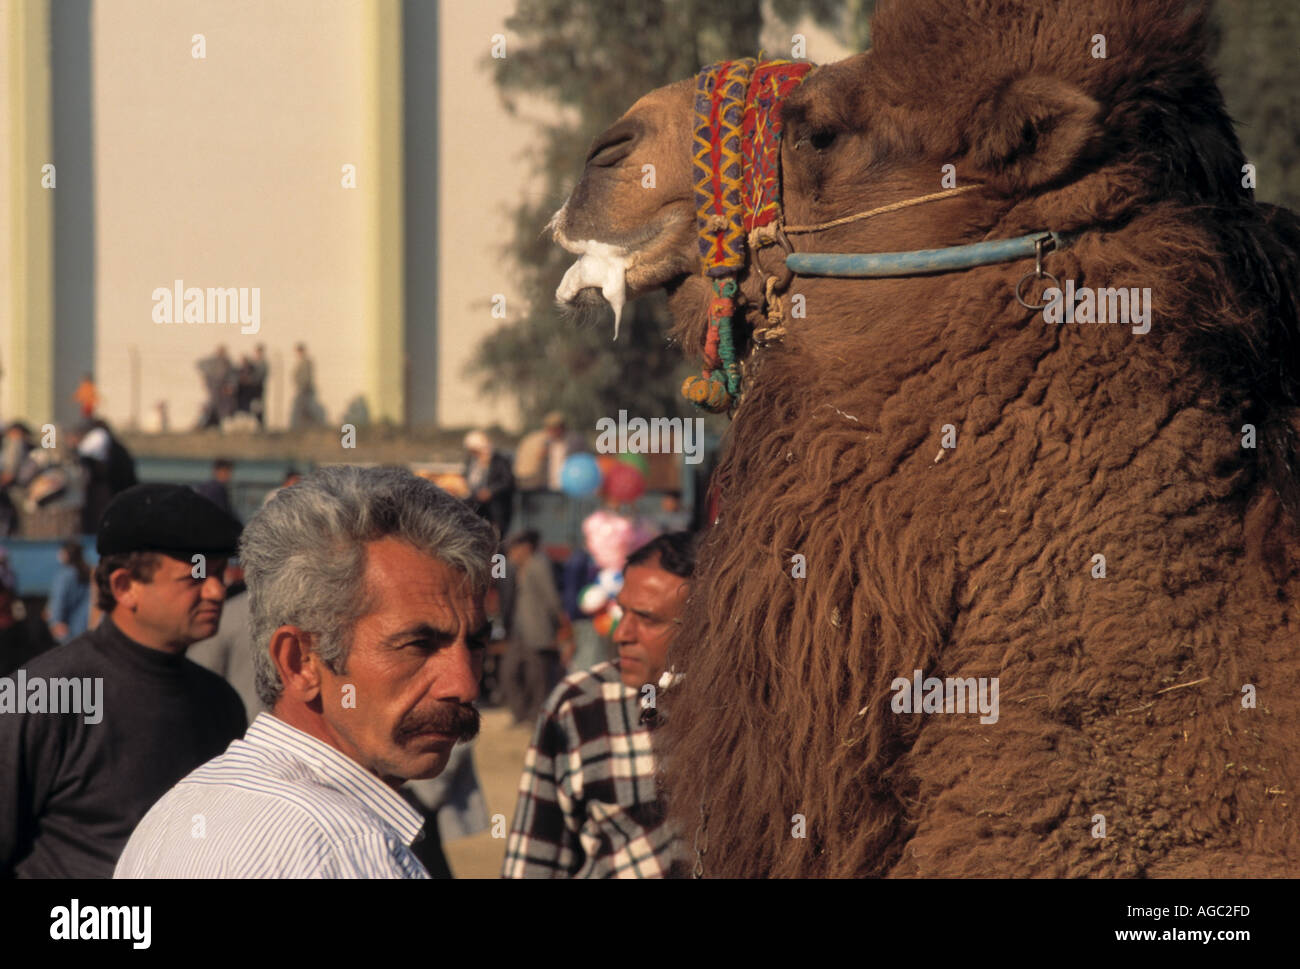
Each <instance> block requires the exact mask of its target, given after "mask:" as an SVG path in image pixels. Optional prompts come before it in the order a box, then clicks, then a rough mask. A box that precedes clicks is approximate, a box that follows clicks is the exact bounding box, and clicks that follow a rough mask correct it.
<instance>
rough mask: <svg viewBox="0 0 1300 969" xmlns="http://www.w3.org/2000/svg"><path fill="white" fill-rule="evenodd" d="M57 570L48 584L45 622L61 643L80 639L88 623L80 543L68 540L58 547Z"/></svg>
mask: <svg viewBox="0 0 1300 969" xmlns="http://www.w3.org/2000/svg"><path fill="white" fill-rule="evenodd" d="M59 563H60V565H59V569H58V571H57V572H55V573H54V581H53V582H52V583H51V584H50V601H49V604H48V605H47V606H46V614H47V615H46V621H47V622H48V623H49V624H50V635H52V636H53V637H54V638H55V639H56V640H57V641H58V642H60V643H64V642H67V641H68V640H69V639H71V638H72V637H73V636H80V635H81V634H82V633H84V632H85V631H86V629H87V628H88V627H89V623H90V566H89V565H87V564H86V559H85V557H84V555H83V553H82V551H81V543H80V542H78V541H77V540H75V539H70V540H68V541H66V542H64V543H63V545H62V546H60V548H59Z"/></svg>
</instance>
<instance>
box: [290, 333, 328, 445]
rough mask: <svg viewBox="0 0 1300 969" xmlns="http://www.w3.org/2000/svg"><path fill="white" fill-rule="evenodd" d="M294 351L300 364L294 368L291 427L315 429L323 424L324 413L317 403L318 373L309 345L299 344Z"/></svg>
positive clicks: (294, 428) (295, 428)
mask: <svg viewBox="0 0 1300 969" xmlns="http://www.w3.org/2000/svg"><path fill="white" fill-rule="evenodd" d="M294 351H295V352H296V353H297V355H298V362H297V363H296V364H294V367H293V389H294V396H293V410H292V411H291V413H290V415H289V426H290V427H291V428H292V429H293V430H301V429H303V428H307V427H315V426H316V425H318V424H321V423H323V421H324V419H325V418H324V413H323V412H322V410H321V406H320V404H319V403H317V401H316V371H315V366H314V365H313V363H312V360H311V357H309V356H307V344H305V343H299V344H298V345H297V346H296V347H295V348H294Z"/></svg>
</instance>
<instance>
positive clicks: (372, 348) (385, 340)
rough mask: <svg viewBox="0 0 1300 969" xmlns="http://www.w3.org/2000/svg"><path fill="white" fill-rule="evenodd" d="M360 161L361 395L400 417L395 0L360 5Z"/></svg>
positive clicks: (377, 410)
mask: <svg viewBox="0 0 1300 969" xmlns="http://www.w3.org/2000/svg"><path fill="white" fill-rule="evenodd" d="M363 10H364V11H365V13H364V14H363V16H364V17H365V35H364V38H363V44H364V50H365V55H364V57H365V61H364V68H363V70H364V78H363V81H362V83H363V92H364V99H363V103H364V104H366V105H368V106H369V109H370V110H369V113H368V115H367V118H366V121H367V124H368V126H369V128H370V132H369V137H368V138H367V139H366V155H365V161H364V164H363V166H362V168H361V170H360V171H359V172H358V186H357V187H358V188H359V189H361V190H363V191H364V192H365V193H366V201H367V206H368V207H367V214H366V220H365V238H364V239H362V240H361V245H360V247H359V251H360V252H361V253H362V258H363V259H364V260H365V266H366V271H365V280H366V287H367V294H368V298H367V307H368V310H367V311H368V314H369V316H370V317H371V318H370V319H369V320H366V321H364V325H365V327H366V331H367V332H368V333H369V334H370V343H369V347H368V353H367V359H366V401H367V403H368V404H369V405H370V416H371V418H372V419H373V420H385V419H387V420H391V421H394V422H396V423H402V422H403V421H404V420H405V417H406V404H405V401H406V374H405V369H406V354H405V345H404V342H405V340H404V338H405V319H404V314H405V295H404V288H403V287H404V282H405V279H404V277H405V272H404V262H405V259H404V255H403V251H404V245H405V239H404V234H403V225H402V9H401V5H400V0H371V2H368V3H366V4H364V5H363Z"/></svg>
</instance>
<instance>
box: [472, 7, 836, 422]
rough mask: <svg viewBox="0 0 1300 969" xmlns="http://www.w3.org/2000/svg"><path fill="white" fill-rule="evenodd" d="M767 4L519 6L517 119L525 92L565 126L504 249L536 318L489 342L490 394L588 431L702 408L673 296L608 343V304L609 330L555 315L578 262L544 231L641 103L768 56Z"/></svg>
mask: <svg viewBox="0 0 1300 969" xmlns="http://www.w3.org/2000/svg"><path fill="white" fill-rule="evenodd" d="M857 2H861V0H857ZM843 6H844V2H843V0H777V2H776V3H775V4H774V7H773V9H774V11H775V12H776V13H777V14H778V15H779V16H784V17H790V16H792V15H794V14H797V13H798V12H800V11H804V10H806V11H807V12H808V13H810V14H811V15H814V16H816V17H818V18H821V19H827V18H834V17H836V16H838V15H839V13H840V12H841V10H842V8H843ZM762 7H763V3H762V0H637V2H635V3H626V4H624V3H611V2H609V0H520V2H519V5H518V7H517V8H516V11H515V14H514V16H513V17H511V18H510V19H509V20H507V21H506V28H507V30H508V32H509V33H508V36H509V37H510V45H511V46H509V47H508V49H507V56H506V57H504V58H500V59H496V60H493V61H491V66H492V68H493V70H494V71H495V79H496V84H497V87H498V89H499V90H500V92H501V94H502V96H503V98H504V100H505V103H506V106H507V108H509V109H510V110H511V111H514V112H516V113H518V112H519V111H520V105H521V98H520V95H526V96H531V97H537V96H540V97H543V98H545V99H546V100H548V101H549V102H551V103H552V104H553V105H556V106H558V107H560V108H561V109H564V110H562V112H561V114H562V115H563V116H564V118H565V120H562V121H559V122H551V123H546V124H541V125H540V127H541V131H540V132H539V134H540V135H541V137H540V138H539V139H538V155H537V158H536V171H537V175H538V176H539V182H540V186H541V189H540V194H538V195H536V196H535V197H532V198H529V199H528V200H526V201H525V202H524V203H523V204H521V205H520V207H519V208H518V209H517V210H516V212H515V219H514V233H513V238H512V240H511V242H510V244H509V246H508V250H507V252H506V253H505V254H504V255H505V258H506V259H507V260H509V263H510V264H511V266H512V267H513V269H514V270H515V271H516V272H517V273H518V279H519V282H520V284H521V288H522V289H523V291H524V294H525V296H526V299H527V304H528V306H529V310H528V311H527V313H526V315H525V316H523V317H522V318H520V319H517V320H515V321H512V322H511V323H509V324H508V325H506V326H504V327H502V328H501V329H500V330H498V331H497V332H496V333H494V334H492V335H491V336H489V337H488V338H487V339H486V340H484V341H483V343H482V344H481V345H480V347H479V350H478V353H477V355H476V357H475V360H474V362H473V364H472V366H473V368H474V369H475V370H476V371H477V372H479V373H480V374H481V375H482V381H483V389H484V390H485V391H487V392H489V393H508V394H511V395H513V396H514V397H515V399H516V400H517V401H518V403H519V405H520V408H521V410H522V411H523V413H524V414H525V416H526V418H532V419H535V418H536V415H538V414H539V413H541V412H543V411H546V410H550V409H559V410H563V411H564V412H565V413H566V414H568V416H569V417H570V418H571V419H572V420H573V421H574V423H575V424H576V425H577V426H580V427H582V426H585V427H591V426H593V425H594V423H595V421H596V419H597V418H598V417H602V416H608V415H612V414H615V413H617V411H618V410H619V409H620V408H624V409H627V410H628V411H629V412H630V413H633V414H641V415H645V416H651V415H664V416H670V415H673V414H682V415H689V414H693V413H694V411H692V410H691V409H690V406H689V405H688V404H686V403H685V401H683V400H682V399H681V397H680V394H679V393H678V388H679V387H680V386H681V382H682V379H683V378H684V377H685V376H686V375H687V374H688V373H690V372H691V370H692V365H690V364H689V363H687V362H686V361H685V360H684V359H683V357H682V355H681V352H680V350H679V349H678V348H677V347H675V346H670V345H669V344H668V341H667V332H668V327H669V317H668V311H667V305H666V300H665V299H664V298H663V296H662V295H659V296H656V297H647V298H644V299H640V300H637V301H635V302H633V303H631V304H629V305H628V306H627V307H626V308H625V309H624V311H623V314H624V315H623V324H622V327H621V332H620V335H619V338H618V342H617V343H611V341H610V337H611V335H612V326H613V324H612V320H613V314H612V313H611V312H610V311H609V310H608V309H606V310H605V311H604V313H603V314H602V316H601V318H600V320H599V321H593V320H587V321H582V320H578V321H575V320H574V319H572V318H571V317H570V315H569V314H567V313H564V312H562V311H560V310H558V309H557V307H556V306H555V304H554V293H555V289H556V287H557V286H558V285H559V283H560V279H561V278H562V277H563V275H564V272H565V270H566V269H567V268H568V267H569V266H570V265H571V264H572V262H573V259H574V258H575V257H574V256H572V255H570V254H569V253H566V252H564V251H563V250H561V249H560V248H559V247H558V246H557V245H555V243H554V242H552V241H551V239H550V235H549V233H547V232H546V231H545V230H544V227H545V225H546V224H547V222H548V221H549V220H550V218H551V216H552V215H553V214H554V213H555V211H556V210H557V209H559V207H560V206H561V205H563V204H564V199H565V198H566V197H567V195H568V193H569V191H570V190H571V189H572V187H573V185H574V183H575V182H576V180H577V178H578V176H579V175H580V174H581V166H582V159H583V157H584V155H585V154H586V151H587V148H588V147H589V146H590V144H591V141H592V139H594V138H595V137H596V135H598V134H599V133H600V132H601V131H603V130H604V129H605V128H607V127H608V126H609V125H611V124H613V123H614V121H616V120H617V119H618V118H619V117H620V116H621V115H622V114H623V112H625V111H626V110H627V109H628V108H629V107H630V106H631V105H632V104H633V103H634V102H635V101H636V100H637V99H638V98H640V97H641V96H642V95H643V94H645V93H646V92H647V91H650V90H651V89H653V88H656V87H661V86H663V85H665V84H670V83H672V82H674V81H680V80H682V79H683V78H687V77H690V76H692V75H693V74H695V73H696V72H697V71H698V70H699V69H700V68H701V67H702V66H704V65H706V64H710V63H713V62H714V61H719V60H724V59H726V58H728V57H744V56H752V55H754V54H755V53H757V52H758V47H759V33H760V31H761V28H762V24H763V10H762Z"/></svg>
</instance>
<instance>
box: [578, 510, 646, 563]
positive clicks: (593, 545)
mask: <svg viewBox="0 0 1300 969" xmlns="http://www.w3.org/2000/svg"><path fill="white" fill-rule="evenodd" d="M658 534H659V530H658V529H657V528H655V526H654V525H653V524H651V523H650V522H647V521H644V520H642V519H636V520H633V519H631V518H628V517H627V516H626V515H620V514H618V513H617V512H612V511H609V510H608V509H606V508H602V509H600V510H599V511H593V512H592V513H591V514H590V515H588V516H587V518H586V520H584V521H583V523H582V537H583V540H584V541H585V542H586V545H587V552H588V553H589V554H590V555H591V557H592V559H593V560H594V561H595V563H596V568H598V569H602V570H603V569H613V570H614V571H616V572H621V571H622V570H623V563H624V562H625V561H627V557H628V556H629V555H631V554H632V552H634V551H635V550H636V549H638V548H640V547H641V546H642V545H644V544H645V543H646V542H648V541H650V539H652V538H654V537H655V536H656V535H658Z"/></svg>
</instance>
